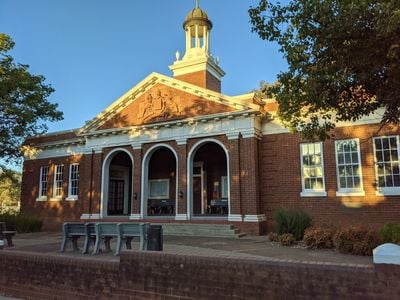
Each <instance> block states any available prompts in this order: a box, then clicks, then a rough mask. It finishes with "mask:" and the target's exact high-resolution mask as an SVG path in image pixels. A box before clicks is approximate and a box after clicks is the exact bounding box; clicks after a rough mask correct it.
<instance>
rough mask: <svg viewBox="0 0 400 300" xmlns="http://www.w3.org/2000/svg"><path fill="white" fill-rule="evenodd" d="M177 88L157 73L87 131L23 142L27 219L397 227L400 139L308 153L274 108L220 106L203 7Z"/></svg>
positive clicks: (259, 103) (246, 102)
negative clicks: (297, 215)
mask: <svg viewBox="0 0 400 300" xmlns="http://www.w3.org/2000/svg"><path fill="white" fill-rule="evenodd" d="M184 28H185V32H186V53H185V55H184V56H183V57H182V58H181V57H180V56H181V55H180V54H179V53H177V55H176V61H175V62H174V63H173V65H171V66H170V69H171V70H172V71H173V74H174V75H173V77H168V76H165V75H161V74H158V73H152V74H150V75H149V76H147V77H146V78H145V79H144V80H143V81H141V82H140V83H138V84H137V85H136V86H135V87H133V88H132V89H131V90H129V91H128V92H127V93H126V94H124V95H123V96H122V97H120V98H119V99H117V100H116V101H114V102H113V103H112V104H111V105H110V106H109V107H108V108H106V109H105V110H104V111H103V112H102V113H100V114H99V115H98V116H96V117H95V118H94V119H93V120H91V121H90V122H88V123H87V124H85V125H84V126H83V127H82V128H79V129H76V130H70V131H65V132H58V133H50V134H48V135H45V136H40V137H32V138H30V139H28V140H27V141H26V144H27V145H30V146H31V149H33V150H32V151H30V152H29V153H26V155H25V162H24V169H23V183H22V197H21V200H22V211H23V212H24V213H25V214H28V215H33V216H37V217H40V218H41V219H43V220H44V225H45V228H46V229H59V228H60V227H59V225H60V223H62V222H64V221H80V220H81V221H94V220H95V221H113V220H118V221H132V222H138V221H142V220H146V221H151V222H153V221H154V222H176V223H207V224H227V223H228V224H233V225H234V226H235V227H236V228H239V229H241V230H242V231H244V232H246V233H249V234H264V233H266V232H267V231H268V230H271V228H272V213H273V211H274V210H275V209H278V208H293V207H299V208H302V209H304V210H305V211H307V212H308V213H310V214H311V215H312V216H313V218H314V221H315V223H316V224H329V225H340V224H361V225H366V226H373V227H376V226H379V225H382V224H383V223H385V222H388V221H395V220H399V218H400V171H399V156H400V142H399V128H398V127H392V128H384V129H383V130H380V131H379V130H378V129H379V115H378V114H377V115H376V116H369V117H367V118H364V119H362V120H360V121H358V122H357V123H349V124H338V126H337V129H335V130H334V132H333V136H334V138H333V139H330V140H327V141H325V142H323V143H309V142H306V141H302V140H301V139H300V137H299V136H298V135H293V134H291V133H289V132H288V130H287V129H285V128H284V127H283V126H282V124H281V123H280V122H279V120H278V119H277V118H276V111H277V104H276V102H275V101H274V100H273V99H266V100H265V99H264V100H261V99H258V98H257V97H256V96H255V95H254V94H245V95H238V96H233V97H232V96H227V95H224V94H221V78H222V77H223V76H224V74H225V73H224V72H223V70H222V69H221V67H220V66H219V62H218V61H217V60H216V59H214V58H213V57H212V56H211V54H210V52H209V42H210V31H211V28H212V23H211V21H209V19H208V16H207V14H206V13H205V12H204V11H202V10H201V9H200V8H198V7H196V8H195V9H193V10H192V11H191V12H190V13H189V14H188V16H187V18H186V20H185V22H184Z"/></svg>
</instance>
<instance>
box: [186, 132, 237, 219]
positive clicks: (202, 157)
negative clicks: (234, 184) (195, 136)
mask: <svg viewBox="0 0 400 300" xmlns="http://www.w3.org/2000/svg"><path fill="white" fill-rule="evenodd" d="M228 159H229V158H228V155H227V151H226V149H225V148H224V147H223V145H222V144H220V143H217V142H216V141H213V140H211V141H204V142H201V143H199V144H198V145H195V146H194V148H193V151H192V152H191V154H190V156H189V164H188V168H189V172H188V174H189V178H188V179H189V189H188V190H189V193H188V195H189V203H188V205H189V207H190V213H191V215H192V216H194V217H196V216H208V217H227V216H228V214H229V206H230V205H229V202H230V201H229V198H230V184H229V169H228Z"/></svg>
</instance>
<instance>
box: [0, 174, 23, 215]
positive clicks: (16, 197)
mask: <svg viewBox="0 0 400 300" xmlns="http://www.w3.org/2000/svg"><path fill="white" fill-rule="evenodd" d="M20 193H21V174H19V173H17V172H15V171H11V170H8V171H7V173H6V174H4V172H2V171H1V170H0V214H5V213H7V214H17V213H18V212H19V207H20V205H19V204H20Z"/></svg>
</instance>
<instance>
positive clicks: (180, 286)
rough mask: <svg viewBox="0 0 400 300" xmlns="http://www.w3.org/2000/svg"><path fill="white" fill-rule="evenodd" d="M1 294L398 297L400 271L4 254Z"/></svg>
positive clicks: (135, 255)
mask: <svg viewBox="0 0 400 300" xmlns="http://www.w3.org/2000/svg"><path fill="white" fill-rule="evenodd" d="M0 265H1V266H2V268H1V269H0V294H5V295H8V296H13V297H18V298H23V299H40V300H42V299H398V298H399V297H400V285H399V284H398V278H399V276H400V267H399V266H394V265H378V266H376V267H373V266H371V267H370V266H365V267H363V266H361V267H355V266H343V265H342V266H336V265H329V264H327V265H324V264H312V263H293V262H285V261H276V262H271V261H260V260H252V259H247V260H246V259H237V258H222V257H215V258H214V257H196V256H184V255H173V254H165V253H156V252H124V253H122V255H121V259H120V262H107V261H101V260H98V259H90V258H88V259H82V258H73V257H49V256H47V255H45V254H43V255H39V254H35V255H33V254H32V255H31V254H22V253H20V254H18V253H12V252H3V253H2V255H1V256H0Z"/></svg>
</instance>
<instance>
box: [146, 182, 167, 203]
mask: <svg viewBox="0 0 400 300" xmlns="http://www.w3.org/2000/svg"><path fill="white" fill-rule="evenodd" d="M153 182H166V183H167V191H166V193H165V194H163V195H158V196H152V195H151V184H152V183H153ZM148 198H149V199H169V198H170V197H169V179H149V197H148Z"/></svg>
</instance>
